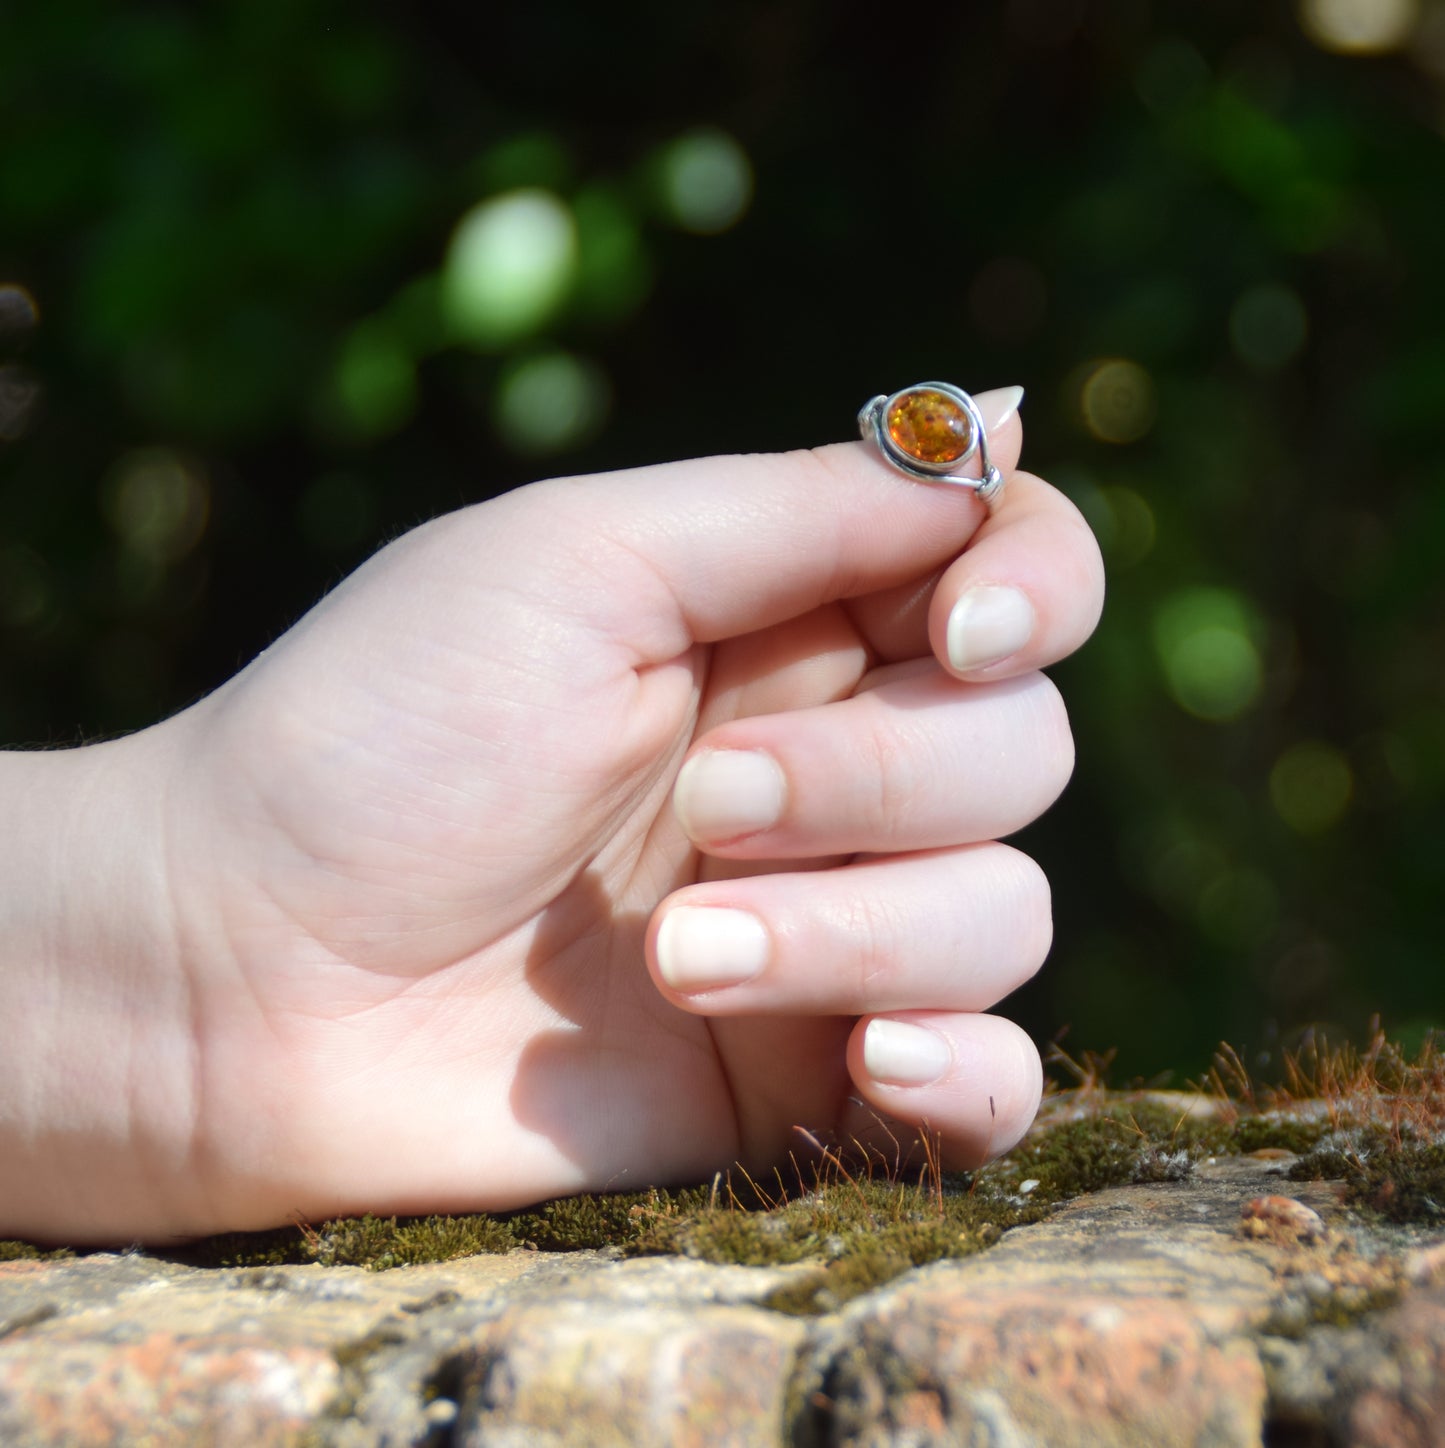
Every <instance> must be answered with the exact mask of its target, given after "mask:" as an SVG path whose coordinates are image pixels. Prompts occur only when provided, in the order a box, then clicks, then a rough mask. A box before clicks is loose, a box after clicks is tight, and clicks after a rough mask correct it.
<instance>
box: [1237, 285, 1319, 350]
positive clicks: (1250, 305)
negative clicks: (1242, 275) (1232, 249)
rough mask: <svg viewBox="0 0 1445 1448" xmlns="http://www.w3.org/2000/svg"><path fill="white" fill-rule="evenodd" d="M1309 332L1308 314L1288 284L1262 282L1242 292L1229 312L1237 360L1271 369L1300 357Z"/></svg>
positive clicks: (1297, 295)
mask: <svg viewBox="0 0 1445 1448" xmlns="http://www.w3.org/2000/svg"><path fill="white" fill-rule="evenodd" d="M1308 335H1309V313H1308V312H1306V310H1305V305H1304V303H1303V302H1302V301H1301V300H1300V298H1299V294H1298V293H1297V292H1295V291H1294V290H1292V289H1291V288H1290V287H1286V286H1281V285H1279V284H1278V283H1275V282H1265V283H1262V284H1261V285H1259V286H1257V287H1251V288H1250V289H1249V290H1248V291H1246V292H1243V293H1242V294H1241V295H1240V297H1239V299H1238V301H1236V302H1235V304H1234V306H1233V307H1232V308H1231V309H1230V312H1229V340H1230V341H1231V342H1232V343H1233V344H1234V350H1235V352H1236V353H1237V354H1238V355H1239V357H1240V359H1241V360H1242V361H1244V362H1246V363H1248V364H1249V366H1251V367H1254V368H1256V369H1258V370H1259V371H1261V372H1272V371H1274V370H1275V369H1276V368H1279V367H1283V366H1284V365H1285V364H1286V363H1288V362H1293V361H1294V359H1295V358H1296V357H1298V356H1299V354H1300V352H1301V351H1302V350H1303V348H1304V345H1305V339H1306V337H1307V336H1308Z"/></svg>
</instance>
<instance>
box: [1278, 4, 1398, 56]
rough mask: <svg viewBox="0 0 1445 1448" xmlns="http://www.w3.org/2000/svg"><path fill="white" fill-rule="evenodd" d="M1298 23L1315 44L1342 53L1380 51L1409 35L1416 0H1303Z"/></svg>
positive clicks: (1355, 53)
mask: <svg viewBox="0 0 1445 1448" xmlns="http://www.w3.org/2000/svg"><path fill="white" fill-rule="evenodd" d="M1299 14H1300V24H1301V26H1302V27H1303V28H1304V32H1305V34H1306V35H1308V36H1309V38H1310V39H1311V40H1313V41H1314V42H1315V44H1316V45H1319V46H1322V47H1323V48H1324V49H1325V50H1333V51H1337V52H1339V53H1340V54H1342V55H1383V54H1385V53H1386V52H1387V51H1391V50H1398V49H1399V48H1400V47H1401V46H1402V45H1404V44H1405V42H1406V41H1407V40H1409V38H1410V33H1411V31H1413V30H1414V28H1415V24H1416V22H1417V20H1418V18H1419V14H1420V6H1419V0H1302V3H1301V5H1300V8H1299Z"/></svg>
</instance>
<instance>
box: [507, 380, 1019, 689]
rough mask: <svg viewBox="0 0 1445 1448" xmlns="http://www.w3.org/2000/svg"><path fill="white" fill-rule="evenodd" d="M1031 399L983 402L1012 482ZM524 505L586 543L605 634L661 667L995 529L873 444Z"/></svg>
mask: <svg viewBox="0 0 1445 1448" xmlns="http://www.w3.org/2000/svg"><path fill="white" fill-rule="evenodd" d="M1022 395H1023V394H1022V391H1021V389H1019V388H1014V387H1010V388H1003V389H1000V390H998V391H992V392H982V393H979V394H977V396H976V397H975V401H976V403H977V404H978V408H979V412H980V415H981V416H982V419H983V423H984V427H985V429H986V431H987V433H988V443H989V449H990V452H991V453H992V455H993V460H994V462H995V463H996V464H997V466H998V467H999V468H1000V469H1001V471H1002V472H1003V473H1004V474H1005V476H1007V475H1008V474H1009V473H1010V472H1011V471H1012V470H1013V468H1014V467H1015V465H1016V463H1017V461H1018V454H1019V447H1020V442H1021V436H1022V434H1021V429H1020V426H1019V422H1018V404H1019V401H1020V399H1021V398H1022ZM524 491H525V492H528V493H531V494H532V495H533V497H532V499H531V501H532V502H534V503H536V504H538V505H541V506H544V507H545V510H546V514H547V516H548V518H549V520H550V529H551V530H557V529H558V528H559V527H560V528H563V529H567V530H568V531H571V530H572V529H574V528H575V529H580V530H581V532H580V533H579V534H578V535H577V537H578V540H579V542H581V541H582V540H583V539H585V550H586V557H587V559H588V564H589V566H588V569H587V574H588V576H589V577H590V579H591V583H590V584H589V585H586V606H587V607H588V610H589V614H590V617H591V619H592V622H593V624H594V626H596V627H598V628H599V630H604V631H605V632H606V633H607V634H609V635H610V636H611V637H612V638H613V639H615V640H616V641H618V642H620V643H624V644H627V645H630V646H631V647H632V648H633V649H634V650H635V651H636V652H637V654H638V655H639V657H640V658H641V659H644V660H648V661H661V660H664V659H669V658H675V657H676V656H677V655H679V654H681V653H683V652H684V651H685V650H686V649H688V648H689V647H691V646H692V645H693V644H694V643H711V642H714V641H716V640H718V639H723V638H729V637H732V636H734V635H738V634H743V633H749V632H751V631H753V630H755V629H760V628H765V627H767V626H768V625H770V624H774V623H778V622H780V621H782V620H784V619H789V618H795V617H797V616H799V615H800V614H803V613H806V612H808V611H809V610H811V609H814V608H817V607H819V606H820V605H822V604H825V603H829V602H832V601H833V600H836V599H841V598H853V597H857V596H859V595H862V594H866V593H872V592H874V591H876V590H879V589H885V588H890V587H893V586H896V585H899V584H902V583H905V582H907V581H909V580H911V579H914V578H923V577H927V576H929V575H930V574H932V573H934V572H935V571H936V570H938V569H939V568H941V567H942V566H943V565H945V564H946V563H947V562H949V561H950V560H951V559H953V558H954V557H956V556H957V555H958V554H959V553H960V552H961V551H962V549H963V547H964V545H965V544H966V543H967V542H968V540H969V539H970V538H971V537H972V535H973V534H974V532H975V531H976V530H977V528H978V526H979V524H980V523H981V522H982V521H983V520H984V518H985V516H986V506H985V505H984V504H983V503H982V502H980V501H979V499H978V498H977V496H976V495H975V494H974V492H973V490H972V489H968V488H960V487H957V486H953V485H949V484H947V483H940V484H934V483H927V482H918V481H914V480H913V479H911V478H908V477H905V476H904V475H902V474H901V473H898V472H896V471H894V469H893V468H891V467H890V466H889V465H888V464H886V463H885V462H884V461H883V460H882V458H881V457H880V456H879V454H878V452H877V449H876V448H874V447H873V446H871V445H869V444H865V443H862V442H852V443H840V444H834V445H831V446H826V447H820V448H813V449H807V450H802V451H797V452H789V453H776V454H759V455H751V456H740V457H713V458H701V459H697V460H696V461H690V462H680V463H669V464H664V465H660V466H657V467H649V468H639V469H635V470H632V471H628V472H619V473H610V474H606V475H604V476H601V477H590V478H564V479H555V480H552V481H550V482H546V483H540V484H536V485H534V486H533V487H532V488H530V489H526V490H524ZM564 520H570V521H564ZM554 537H555V531H554Z"/></svg>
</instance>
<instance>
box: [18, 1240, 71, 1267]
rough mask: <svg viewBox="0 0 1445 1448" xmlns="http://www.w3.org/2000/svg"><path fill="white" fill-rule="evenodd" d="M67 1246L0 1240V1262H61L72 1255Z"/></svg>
mask: <svg viewBox="0 0 1445 1448" xmlns="http://www.w3.org/2000/svg"><path fill="white" fill-rule="evenodd" d="M74 1256H75V1252H74V1251H73V1250H72V1249H71V1248H69V1247H37V1246H36V1245H35V1244H34V1243H33V1242H10V1241H4V1242H0V1262H62V1261H64V1260H65V1259H66V1258H67V1257H74Z"/></svg>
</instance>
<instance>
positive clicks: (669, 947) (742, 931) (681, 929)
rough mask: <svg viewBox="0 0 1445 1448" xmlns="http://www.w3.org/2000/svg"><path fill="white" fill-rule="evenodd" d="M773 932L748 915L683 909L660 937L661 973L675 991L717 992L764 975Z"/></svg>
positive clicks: (668, 918) (674, 913)
mask: <svg viewBox="0 0 1445 1448" xmlns="http://www.w3.org/2000/svg"><path fill="white" fill-rule="evenodd" d="M769 951H770V945H769V941H768V932H767V931H766V930H765V929H764V928H763V922H762V921H761V920H759V919H758V917H757V916H756V915H751V914H749V913H748V912H747V911H746V910H725V909H717V908H713V909H707V908H699V907H694V906H686V905H680V906H678V908H677V909H675V910H669V911H668V912H667V915H666V916H665V917H664V918H663V922H662V928H661V929H660V930H659V931H658V932H657V969H658V972H659V973H660V974H661V976H662V978H663V980H665V981H666V982H667V983H668V985H670V986H671V987H672V988H673V990H680V991H699V990H718V989H720V988H721V987H723V986H725V985H738V984H739V983H740V982H742V981H745V980H751V979H752V978H753V977H754V976H755V975H759V974H761V973H762V971H763V969H764V967H765V966H766V965H767V963H768V955H769Z"/></svg>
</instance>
